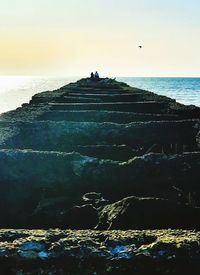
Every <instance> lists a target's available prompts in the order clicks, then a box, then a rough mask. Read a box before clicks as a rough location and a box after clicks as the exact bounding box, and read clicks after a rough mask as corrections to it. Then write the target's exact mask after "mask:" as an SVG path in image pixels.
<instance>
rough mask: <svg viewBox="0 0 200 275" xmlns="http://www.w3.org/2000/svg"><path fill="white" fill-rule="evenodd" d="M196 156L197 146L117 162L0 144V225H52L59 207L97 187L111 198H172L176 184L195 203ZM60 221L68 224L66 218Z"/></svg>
mask: <svg viewBox="0 0 200 275" xmlns="http://www.w3.org/2000/svg"><path fill="white" fill-rule="evenodd" d="M199 162H200V153H198V152H196V153H185V154H181V155H173V156H170V155H169V156H168V155H165V154H152V153H151V154H147V155H144V156H141V157H135V158H133V159H131V160H129V161H127V162H119V161H111V160H99V159H95V158H90V157H87V156H81V155H80V154H77V153H71V154H66V153H59V152H37V151H31V150H22V151H21V150H1V151H0V192H1V196H2V197H1V201H0V205H1V208H0V216H1V220H0V225H1V227H10V226H15V227H26V228H27V227H34V228H35V227H43V226H45V227H48V226H49V227H52V226H53V227H56V226H57V224H59V223H58V221H60V213H62V212H63V211H64V212H65V211H66V210H68V209H70V208H71V207H73V206H75V205H79V203H80V198H81V197H82V196H83V195H84V194H85V193H86V192H91V191H93V192H100V193H102V195H103V197H104V198H106V199H108V200H110V202H116V201H117V200H120V199H122V198H124V197H127V196H133V195H136V196H143V197H146V196H153V197H161V198H163V197H164V198H167V199H172V200H175V201H177V200H180V198H179V197H178V195H177V192H176V190H174V187H176V188H179V189H181V190H182V192H183V199H185V203H188V201H189V199H188V194H189V193H190V192H191V193H195V197H194V199H195V200H194V203H195V205H199V199H198V198H199V196H200V188H199ZM41 214H42V215H41ZM37 215H38V217H40V218H37ZM33 217H34V219H33ZM197 225H198V224H197ZM62 226H67V223H66V221H64V223H62ZM144 226H145V225H144Z"/></svg>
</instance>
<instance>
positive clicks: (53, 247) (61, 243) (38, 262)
mask: <svg viewBox="0 0 200 275" xmlns="http://www.w3.org/2000/svg"><path fill="white" fill-rule="evenodd" d="M0 239H1V242H0V265H1V273H2V274H22V275H28V274H29V275H30V274H55V275H63V274H75V275H78V274H97V275H101V274H112V275H115V274H124V273H126V274H132V275H149V274H152V275H153V274H155V275H165V274H172V275H179V274H181V275H186V274H187V275H188V274H197V272H198V270H199V268H200V252H199V251H200V245H199V243H200V233H199V232H194V231H183V230H146V231H145V230H144V231H131V230H129V231H92V230H82V231H72V230H63V231H61V230H58V229H56V230H47V231H45V230H9V229H8V230H3V229H2V230H0Z"/></svg>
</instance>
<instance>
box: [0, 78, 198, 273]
mask: <svg viewBox="0 0 200 275" xmlns="http://www.w3.org/2000/svg"><path fill="white" fill-rule="evenodd" d="M199 169H200V108H198V107H195V106H192V105H191V106H185V105H183V104H179V103H177V102H176V101H175V100H173V99H170V98H167V97H164V96H159V95H156V94H154V93H151V92H149V91H144V90H141V89H137V88H133V87H130V86H128V85H127V84H125V83H121V82H117V81H116V80H113V79H108V78H105V79H100V80H99V81H91V80H90V79H82V80H80V81H78V82H76V83H71V84H69V85H66V86H64V87H61V88H60V89H58V90H55V91H46V92H43V93H39V94H36V95H35V96H33V97H32V100H31V101H30V103H29V104H23V105H22V107H20V108H18V109H16V110H14V111H11V112H7V113H5V114H2V115H1V116H0V194H1V200H0V227H1V228H6V227H7V228H27V229H28V228H29V229H33V228H42V229H41V230H32V231H30V230H21V229H20V230H14V229H10V230H5V229H2V230H0V238H1V242H0V263H1V270H2V271H3V274H18V275H19V274H92V275H95V274H114V275H115V274H124V273H127V274H138V275H139V274H140V275H143V274H145V275H151V274H152V275H156V274H159V275H162V274H195V272H194V270H195V268H199V257H200V256H199V255H200V254H199V253H200V252H199V251H200V249H199V233H198V232H193V231H183V229H187V230H188V229H190V230H199V229H200V222H199V221H200V219H199V218H200V217H199V216H200V199H199V198H200V187H199ZM50 227H51V228H62V229H63V230H64V229H74V230H73V231H69V230H68V231H66V230H65V231H61V230H58V229H54V230H53V229H51V230H47V231H45V230H43V229H48V228H50ZM168 228H171V229H176V230H167V229H168ZM75 229H76V230H75ZM83 229H85V230H86V229H88V230H86V231H79V230H83ZM93 229H96V231H92V230H93ZM97 229H98V230H101V231H97ZM112 229H117V230H121V229H123V230H125V231H112ZM130 229H131V230H134V229H139V230H138V231H130ZM144 229H149V230H147V231H143V230H144ZM150 229H151V230H150ZM156 229H166V230H156ZM77 230H78V231H77ZM103 230H109V231H103Z"/></svg>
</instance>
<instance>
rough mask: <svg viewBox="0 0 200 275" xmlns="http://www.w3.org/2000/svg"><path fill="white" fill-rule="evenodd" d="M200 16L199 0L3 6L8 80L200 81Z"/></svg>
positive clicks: (0, 65)
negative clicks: (39, 77) (93, 76)
mask: <svg viewBox="0 0 200 275" xmlns="http://www.w3.org/2000/svg"><path fill="white" fill-rule="evenodd" d="M199 13H200V1H199V0H168V1H166V0H6V1H5V0H0V75H52V76H53V75H55V76H84V75H88V74H90V72H91V71H95V70H98V71H99V72H100V73H101V75H104V76H174V77H176V76H191V77H192V76H195V77H196V76H197V77H198V76H200V72H199V68H200V53H199V52H200V16H199ZM139 45H142V46H143V48H142V49H139V48H138V46H139Z"/></svg>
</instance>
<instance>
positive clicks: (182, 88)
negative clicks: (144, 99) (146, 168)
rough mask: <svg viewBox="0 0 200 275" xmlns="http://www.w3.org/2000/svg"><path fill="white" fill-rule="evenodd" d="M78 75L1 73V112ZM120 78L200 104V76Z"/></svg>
mask: <svg viewBox="0 0 200 275" xmlns="http://www.w3.org/2000/svg"><path fill="white" fill-rule="evenodd" d="M78 79H80V77H61V78H59V77H27V76H26V77H23V76H0V113H3V112H6V111H10V110H13V109H15V108H17V107H19V106H21V104H22V103H28V102H29V100H30V99H31V97H32V96H33V95H34V94H36V93H39V92H43V91H50V90H54V89H57V88H59V87H61V86H64V85H66V84H68V83H70V82H74V81H76V80H78ZM117 80H119V81H123V82H126V83H127V84H129V85H131V86H134V87H138V88H142V89H145V90H149V91H152V92H155V93H157V94H160V95H166V96H168V97H171V98H174V99H176V100H177V101H178V102H181V103H184V104H186V105H190V104H193V105H196V106H200V78H157V77H152V78H145V77H120V78H117Z"/></svg>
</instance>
